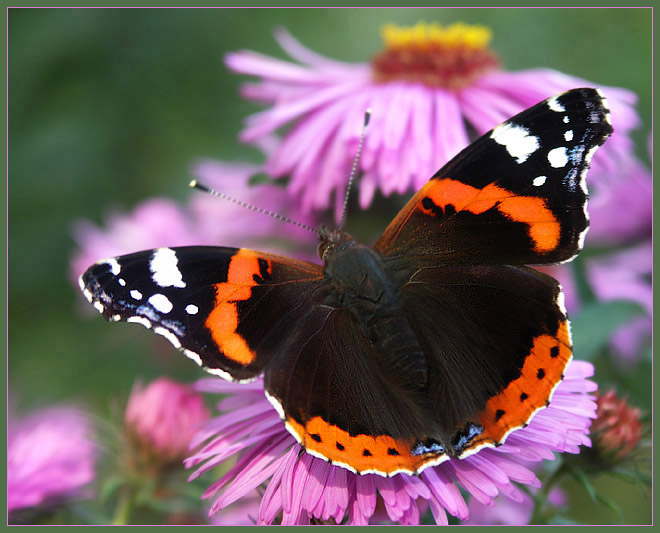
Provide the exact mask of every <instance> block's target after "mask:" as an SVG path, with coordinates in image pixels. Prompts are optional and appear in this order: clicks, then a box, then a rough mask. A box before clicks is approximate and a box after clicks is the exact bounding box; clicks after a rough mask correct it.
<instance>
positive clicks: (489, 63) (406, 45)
mask: <svg viewBox="0 0 660 533" xmlns="http://www.w3.org/2000/svg"><path fill="white" fill-rule="evenodd" d="M382 36H383V40H384V41H385V46H386V48H385V50H384V51H382V52H381V53H380V54H378V55H377V56H376V57H375V58H374V59H373V60H372V62H371V65H372V69H373V78H374V81H375V82H377V83H378V82H380V83H385V82H389V81H394V80H407V81H416V82H421V83H423V84H425V85H428V86H430V87H446V88H449V89H460V88H461V87H464V86H466V85H469V84H470V82H472V80H474V79H475V78H477V77H479V76H481V75H482V74H484V73H485V72H487V71H490V70H493V69H495V68H497V67H498V66H499V60H498V58H497V56H496V55H495V54H494V53H493V52H492V51H491V50H490V49H488V43H489V42H490V39H491V36H492V32H491V30H490V28H488V27H486V26H476V25H467V24H463V23H455V24H451V25H450V26H440V25H439V24H423V23H418V24H417V25H415V26H412V27H398V26H395V25H392V24H388V25H386V26H384V27H383V29H382Z"/></svg>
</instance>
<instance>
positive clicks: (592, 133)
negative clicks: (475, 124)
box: [374, 89, 612, 265]
mask: <svg viewBox="0 0 660 533" xmlns="http://www.w3.org/2000/svg"><path fill="white" fill-rule="evenodd" d="M611 133H612V127H611V125H610V122H609V111H608V109H607V104H606V102H605V100H604V98H603V96H602V95H601V93H600V92H599V91H598V90H596V89H574V90H571V91H568V92H566V93H563V94H561V95H559V96H555V97H553V98H550V99H548V100H545V101H543V102H541V103H539V104H537V105H535V106H533V107H531V108H529V109H527V110H526V111H523V112H522V113H520V114H519V115H516V116H515V117H513V118H511V119H509V120H507V121H506V122H504V123H503V124H501V125H500V126H497V127H496V128H494V129H493V130H492V131H490V132H488V133H486V134H485V135H484V136H482V137H481V138H479V139H478V140H476V141H475V142H474V143H472V144H471V145H470V146H468V147H467V148H466V149H465V150H463V151H462V152H460V153H459V154H458V155H457V156H456V157H455V158H454V159H452V160H451V161H450V162H449V163H447V165H445V166H444V167H443V168H442V169H440V170H439V171H438V172H437V173H436V174H435V176H433V178H431V180H430V181H428V182H427V183H426V185H425V186H424V187H422V189H420V191H419V192H418V193H417V194H416V195H415V196H414V197H413V198H412V199H411V200H410V202H408V204H407V205H406V207H404V208H403V210H402V211H401V212H400V213H399V214H398V216H397V217H396V218H395V219H394V221H393V222H392V223H391V224H390V225H389V226H388V228H387V230H386V231H385V232H384V233H383V235H382V237H381V238H380V239H379V240H378V242H377V243H376V245H375V246H374V248H375V249H376V250H378V251H379V252H381V253H382V254H383V255H385V256H386V257H391V258H394V259H396V260H397V261H400V262H406V260H407V261H410V260H411V258H413V257H415V258H417V259H413V261H418V260H422V262H423V261H424V257H427V258H428V260H429V261H430V262H432V263H433V264H437V262H438V261H441V262H443V263H446V264H454V265H455V264H472V265H474V264H491V265H493V264H508V265H517V264H552V263H558V262H563V261H568V260H570V259H572V258H573V257H575V255H576V254H577V253H578V251H579V250H580V249H581V248H582V245H583V241H584V236H585V234H586V231H587V228H588V225H589V220H588V216H587V212H586V204H587V187H586V183H585V175H586V172H587V169H588V167H589V162H590V161H591V158H592V156H593V154H594V151H595V150H596V149H597V148H598V147H599V146H600V145H602V144H603V143H604V142H605V140H606V139H607V137H608V136H609V135H610V134H611Z"/></svg>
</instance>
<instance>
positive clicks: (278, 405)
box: [264, 390, 286, 420]
mask: <svg viewBox="0 0 660 533" xmlns="http://www.w3.org/2000/svg"><path fill="white" fill-rule="evenodd" d="M264 393H265V394H266V398H267V399H268V401H269V402H270V404H271V405H272V406H273V408H274V409H275V410H276V411H277V414H278V415H279V417H280V419H282V420H284V419H285V418H286V416H285V415H284V409H283V408H282V404H281V403H280V401H279V400H278V399H277V398H275V397H274V396H271V395H270V394H268V391H266V390H264Z"/></svg>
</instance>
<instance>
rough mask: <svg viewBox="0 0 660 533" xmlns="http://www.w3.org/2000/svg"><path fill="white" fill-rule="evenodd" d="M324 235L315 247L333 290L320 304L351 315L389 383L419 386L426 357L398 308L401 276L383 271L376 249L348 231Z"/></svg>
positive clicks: (425, 373) (425, 376)
mask: <svg viewBox="0 0 660 533" xmlns="http://www.w3.org/2000/svg"><path fill="white" fill-rule="evenodd" d="M327 236H328V239H327V240H322V243H321V246H320V249H321V250H322V252H321V253H322V257H323V260H324V266H325V279H326V281H327V283H328V284H330V285H331V286H332V288H333V290H332V291H330V292H329V294H328V297H327V298H328V300H327V301H326V302H325V303H326V304H327V305H330V306H332V307H335V308H336V309H338V310H344V311H347V312H349V313H351V314H352V315H353V316H354V317H355V318H356V322H357V324H358V325H359V326H360V328H361V333H362V334H363V335H364V336H365V338H366V339H368V340H369V342H370V343H371V345H372V346H373V349H374V357H375V358H376V359H377V361H378V364H379V365H380V366H381V368H382V370H383V374H384V377H385V378H386V379H387V380H388V381H391V382H393V384H395V385H398V386H401V387H405V388H409V387H415V388H418V387H423V386H424V385H426V381H427V373H428V369H427V364H426V359H425V357H424V353H423V351H422V349H421V347H420V345H419V341H418V339H417V337H416V336H415V334H414V332H413V330H412V328H411V327H410V324H409V323H408V320H407V318H406V316H405V315H404V313H403V312H402V310H401V308H400V303H401V292H400V289H399V287H400V286H401V285H402V284H403V283H405V281H406V280H405V279H403V278H401V274H400V273H395V272H393V271H392V270H390V269H388V268H387V267H386V266H385V263H384V261H383V258H382V256H381V255H380V254H379V253H378V252H377V251H375V250H373V249H372V248H369V247H368V246H364V245H363V244H360V243H359V242H357V241H356V240H355V239H354V238H353V237H351V236H350V235H348V234H346V233H342V232H339V231H334V232H332V233H328V234H327ZM322 239H323V237H322Z"/></svg>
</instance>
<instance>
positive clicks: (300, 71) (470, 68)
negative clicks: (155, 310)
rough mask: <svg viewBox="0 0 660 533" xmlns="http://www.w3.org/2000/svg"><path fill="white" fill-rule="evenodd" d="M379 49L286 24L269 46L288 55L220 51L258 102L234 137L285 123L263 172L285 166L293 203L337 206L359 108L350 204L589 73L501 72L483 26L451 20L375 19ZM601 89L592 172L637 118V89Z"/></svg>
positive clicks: (424, 172) (626, 146)
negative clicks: (337, 53)
mask: <svg viewBox="0 0 660 533" xmlns="http://www.w3.org/2000/svg"><path fill="white" fill-rule="evenodd" d="M384 36H385V41H386V49H385V50H384V51H383V52H382V53H381V54H379V55H377V56H376V57H375V58H374V59H373V60H372V62H371V63H370V64H367V63H359V64H349V63H341V62H339V61H334V60H332V59H328V58H326V57H323V56H320V55H318V54H316V53H314V52H312V51H311V50H309V49H307V48H305V47H304V46H302V45H301V44H300V43H298V42H297V41H296V40H295V39H294V38H293V37H292V36H291V35H290V34H288V33H287V32H286V31H285V30H283V29H280V30H277V31H276V32H275V38H276V39H277V41H278V43H279V44H280V46H281V47H282V48H283V49H284V50H285V51H286V52H287V53H288V54H289V55H290V56H291V57H292V58H293V59H294V60H296V61H297V62H295V63H294V62H288V61H282V60H279V59H274V58H271V57H267V56H263V55H260V54H257V53H255V52H251V51H245V50H244V51H240V52H235V53H230V54H228V55H227V56H226V58H225V61H226V64H227V65H228V67H229V68H230V69H231V70H233V71H234V72H237V73H240V74H247V75H250V76H255V77H257V78H258V79H259V82H258V83H249V84H247V85H245V86H244V88H243V90H242V95H243V96H244V97H245V98H249V99H252V100H255V101H258V102H260V103H264V104H266V105H269V106H270V107H269V108H268V109H266V110H265V111H262V112H260V113H257V114H255V115H252V116H250V117H248V119H247V122H246V126H245V129H244V130H243V132H242V133H241V136H240V138H241V139H242V140H243V141H246V142H259V141H260V140H261V139H263V138H264V136H268V135H271V134H272V133H273V132H275V131H276V130H278V129H279V128H281V127H284V126H286V127H287V128H288V129H287V132H286V133H285V134H284V136H283V139H282V142H281V144H280V145H279V146H278V147H277V148H276V149H275V150H274V151H273V152H272V153H271V154H270V156H269V157H268V160H267V162H266V166H265V168H266V171H267V173H268V174H269V175H271V176H273V177H285V176H288V177H290V182H289V185H288V188H289V191H290V193H291V194H293V195H296V196H299V197H300V198H301V200H302V206H303V210H304V211H310V210H318V209H326V208H328V207H331V206H332V200H331V198H332V196H333V195H334V207H335V212H336V213H337V214H339V213H340V211H341V207H342V202H343V198H344V191H345V188H346V185H347V181H348V176H349V174H350V168H351V164H352V162H353V159H354V157H355V153H356V147H357V144H358V139H359V135H360V128H361V126H362V122H363V120H362V117H363V115H364V112H365V110H366V109H368V108H370V109H371V110H372V117H371V123H370V125H369V128H368V131H367V137H366V140H365V145H364V148H363V151H362V157H361V159H360V170H361V171H362V178H361V181H360V205H361V206H362V208H365V207H367V206H368V205H369V204H370V203H371V200H372V198H373V196H374V194H375V192H376V191H377V190H380V191H381V192H382V193H383V194H384V195H390V194H392V193H403V192H405V191H411V190H417V189H418V188H419V187H421V186H422V185H423V184H424V183H425V182H426V180H428V179H429V177H430V176H432V175H433V174H434V173H435V172H436V171H437V170H438V169H439V168H440V167H441V166H442V165H443V164H444V163H446V162H447V161H448V160H449V159H450V158H451V157H452V156H454V155H455V154H456V153H457V152H458V151H459V150H460V149H462V148H464V147H465V146H466V145H467V144H468V142H469V140H470V139H469V137H470V135H469V133H468V131H469V129H473V130H474V131H475V132H476V133H477V134H479V135H481V134H483V133H485V132H486V131H488V130H489V129H491V128H493V127H494V126H496V125H497V124H499V123H500V122H502V121H504V120H505V119H507V118H509V117H511V116H513V115H514V114H516V113H518V112H520V111H522V110H523V109H525V108H527V107H530V106H531V105H533V104H536V103H537V102H539V101H541V100H543V99H545V98H547V97H550V96H552V95H554V94H557V93H560V92H563V91H565V90H567V89H571V88H575V87H583V86H593V83H591V82H588V81H585V80H582V79H579V78H575V77H572V76H568V75H565V74H562V73H560V72H557V71H553V70H549V69H534V70H526V71H520V72H506V71H503V70H501V69H500V68H499V67H498V60H497V58H496V57H495V55H494V53H493V52H492V51H490V50H489V49H488V47H487V44H488V40H489V38H490V31H489V30H488V29H487V28H484V27H480V26H466V25H461V24H455V25H452V26H449V27H447V28H442V27H439V26H437V25H434V26H426V25H421V24H420V25H417V26H415V27H413V28H396V27H392V26H389V27H386V29H385V32H384ZM603 91H604V93H605V95H606V97H607V98H608V102H609V106H610V109H611V112H612V122H613V124H614V129H615V134H614V135H613V136H612V138H611V139H610V140H609V141H608V143H607V145H606V146H605V148H603V149H602V150H599V151H598V153H597V154H596V156H595V157H594V161H593V165H592V172H591V173H590V177H591V178H592V181H597V180H598V175H599V173H600V172H603V171H605V170H608V171H613V170H614V169H617V168H618V166H617V165H618V162H619V161H621V160H624V161H625V160H627V159H626V158H628V157H630V154H631V153H632V141H631V140H630V138H629V137H628V133H629V131H630V130H631V129H632V128H634V127H635V126H636V125H637V123H638V117H637V114H636V112H635V110H634V107H633V106H634V104H635V101H636V96H635V95H634V94H633V93H631V92H630V91H627V90H625V89H620V88H614V87H607V88H603Z"/></svg>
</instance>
